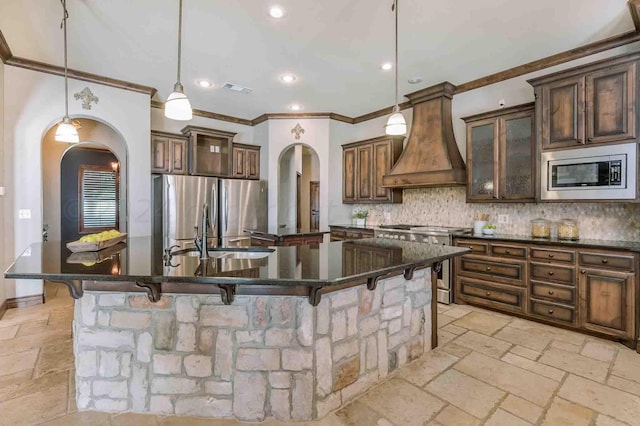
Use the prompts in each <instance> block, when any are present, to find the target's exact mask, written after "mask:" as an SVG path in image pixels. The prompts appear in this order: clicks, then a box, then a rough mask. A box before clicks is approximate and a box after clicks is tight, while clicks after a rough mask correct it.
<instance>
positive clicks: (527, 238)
mask: <svg viewBox="0 0 640 426" xmlns="http://www.w3.org/2000/svg"><path fill="white" fill-rule="evenodd" d="M454 237H456V238H474V239H482V240H494V241H511V242H518V243H530V244H540V245H559V246H566V247H582V248H601V249H612V250H628V251H633V252H637V253H640V241H615V240H588V239H579V240H575V241H571V240H559V239H557V238H554V239H548V238H534V237H532V236H531V235H513V234H495V235H477V234H468V235H454Z"/></svg>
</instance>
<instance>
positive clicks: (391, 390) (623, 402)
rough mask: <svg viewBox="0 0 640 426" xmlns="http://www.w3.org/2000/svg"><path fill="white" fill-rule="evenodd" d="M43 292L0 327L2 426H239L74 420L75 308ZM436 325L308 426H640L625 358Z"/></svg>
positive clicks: (625, 354)
mask: <svg viewBox="0 0 640 426" xmlns="http://www.w3.org/2000/svg"><path fill="white" fill-rule="evenodd" d="M47 293H48V298H47V300H48V302H47V303H46V304H45V305H42V306H35V307H29V308H23V309H13V310H10V311H8V312H7V313H6V314H5V316H4V318H3V319H2V320H0V425H23V424H28V425H32V424H46V425H135V426H138V425H141V426H143V425H193V426H199V425H237V424H239V423H237V422H235V421H226V420H205V419H195V418H184V417H164V416H151V415H140V414H122V415H110V414H106V413H95V412H81V413H79V412H77V410H76V407H75V403H74V392H75V385H74V379H73V377H74V371H73V353H72V347H71V321H72V314H73V312H72V306H73V301H72V299H71V298H70V297H69V295H68V293H67V291H66V289H65V288H64V287H61V286H58V285H51V284H47ZM439 322H440V333H439V335H440V344H441V346H440V348H438V349H436V350H435V351H432V352H430V353H429V354H427V355H425V356H423V357H422V358H420V359H419V360H417V361H415V362H414V363H412V364H410V365H408V366H405V367H404V368H402V369H400V370H398V371H396V372H395V373H394V374H392V375H391V377H390V378H389V379H388V380H386V381H385V382H384V383H382V384H380V385H379V386H377V387H376V388H374V389H372V390H371V391H370V392H369V393H367V394H366V395H364V396H362V397H360V398H359V399H358V400H357V401H355V402H353V403H351V404H350V405H348V406H346V407H344V408H342V409H341V410H339V411H338V412H337V413H334V414H331V415H329V416H328V417H326V418H325V419H323V420H322V421H319V422H315V423H310V424H315V425H319V426H344V425H358V426H360V425H364V426H367V425H377V426H388V425H402V426H404V425H437V426H442V425H444V426H447V425H450V426H465V425H481V424H485V425H494V426H495V425H504V426H519V425H570V426H574V425H575V426H578V425H596V426H616V425H640V355H638V354H636V353H635V352H634V351H632V350H630V349H628V348H626V347H624V346H622V345H620V344H617V343H613V342H609V341H606V340H600V339H596V338H592V337H588V336H584V335H581V334H577V333H572V332H569V331H565V330H561V329H557V328H553V327H547V326H544V325H540V324H537V323H533V322H529V321H525V320H521V319H517V318H513V317H509V316H506V315H501V314H496V313H492V312H489V311H485V310H482V309H477V308H472V307H469V306H457V305H451V306H440V307H439ZM265 424H269V425H274V424H278V423H277V422H267V423H265ZM298 424H299V423H298Z"/></svg>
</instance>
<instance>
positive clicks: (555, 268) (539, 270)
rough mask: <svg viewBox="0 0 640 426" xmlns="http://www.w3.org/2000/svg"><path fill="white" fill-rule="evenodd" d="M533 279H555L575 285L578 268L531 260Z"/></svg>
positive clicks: (555, 280)
mask: <svg viewBox="0 0 640 426" xmlns="http://www.w3.org/2000/svg"><path fill="white" fill-rule="evenodd" d="M531 279H534V280H541V281H554V282H559V283H562V284H568V285H572V286H575V284H576V269H575V268H573V267H569V266H559V265H548V264H544V263H534V262H531Z"/></svg>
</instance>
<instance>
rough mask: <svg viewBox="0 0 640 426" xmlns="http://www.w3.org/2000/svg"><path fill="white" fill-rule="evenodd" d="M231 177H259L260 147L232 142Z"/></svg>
mask: <svg viewBox="0 0 640 426" xmlns="http://www.w3.org/2000/svg"><path fill="white" fill-rule="evenodd" d="M232 150H233V170H232V172H233V173H232V177H234V178H238V179H260V147H259V146H255V145H245V144H239V143H234V144H233V148H232Z"/></svg>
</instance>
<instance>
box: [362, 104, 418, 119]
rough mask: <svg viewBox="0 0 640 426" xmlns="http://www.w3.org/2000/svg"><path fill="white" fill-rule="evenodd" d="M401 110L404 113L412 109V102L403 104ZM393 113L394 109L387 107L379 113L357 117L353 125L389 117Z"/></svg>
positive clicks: (374, 112)
mask: <svg viewBox="0 0 640 426" xmlns="http://www.w3.org/2000/svg"><path fill="white" fill-rule="evenodd" d="M399 106H400V110H401V111H403V110H405V109H409V108H411V102H410V101H407V102H403V103H401V104H400V105H399ZM392 112H393V107H392V106H390V107H386V108H382V109H379V110H377V111H373V112H370V113H368V114H364V115H360V116H358V117H355V118H354V119H353V124H358V123H362V122H364V121H369V120H373V119H374V118H378V117H384V116H385V115H389V114H391V113H392Z"/></svg>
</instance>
